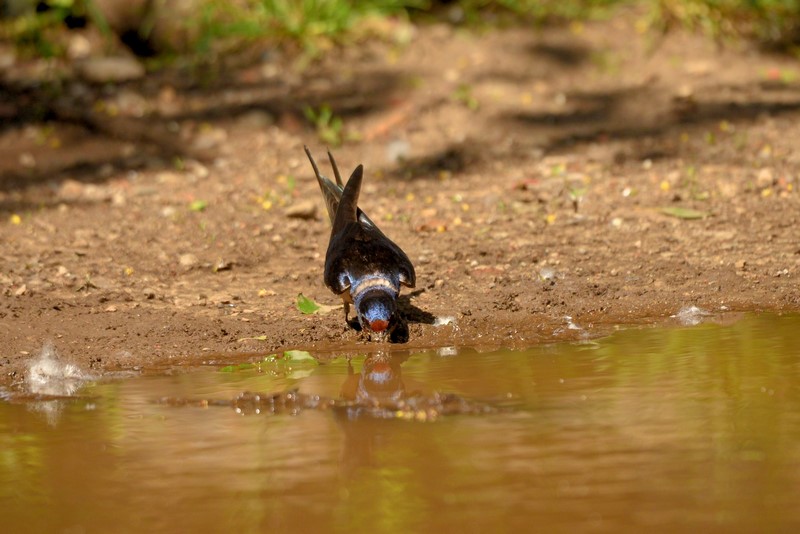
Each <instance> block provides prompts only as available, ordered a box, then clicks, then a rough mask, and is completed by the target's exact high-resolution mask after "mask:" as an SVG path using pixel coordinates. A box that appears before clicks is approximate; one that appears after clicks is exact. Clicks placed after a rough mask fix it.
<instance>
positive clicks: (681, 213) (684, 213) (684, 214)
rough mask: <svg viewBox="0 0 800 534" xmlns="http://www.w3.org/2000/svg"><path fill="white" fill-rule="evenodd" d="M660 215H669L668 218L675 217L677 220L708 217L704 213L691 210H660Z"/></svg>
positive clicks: (672, 208)
mask: <svg viewBox="0 0 800 534" xmlns="http://www.w3.org/2000/svg"><path fill="white" fill-rule="evenodd" d="M661 213H663V214H664V215H669V216H670V217H677V218H679V219H703V218H705V217H708V213H706V212H705V211H699V210H693V209H691V208H677V207H670V208H661Z"/></svg>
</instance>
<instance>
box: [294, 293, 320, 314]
mask: <svg viewBox="0 0 800 534" xmlns="http://www.w3.org/2000/svg"><path fill="white" fill-rule="evenodd" d="M320 307H321V306H320V305H319V304H317V303H316V302H314V301H313V300H311V299H310V298H308V297H306V296H305V295H303V294H302V293H298V294H297V309H298V310H300V313H304V314H306V315H308V314H311V313H317V311H318V310H319V309H320Z"/></svg>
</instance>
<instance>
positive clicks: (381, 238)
mask: <svg viewBox="0 0 800 534" xmlns="http://www.w3.org/2000/svg"><path fill="white" fill-rule="evenodd" d="M304 148H305V151H306V155H307V156H308V160H309V161H310V162H311V167H312V168H313V169H314V174H315V175H316V177H317V182H318V183H319V187H320V189H321V190H322V196H323V197H324V199H325V206H326V208H327V211H328V217H329V218H330V220H331V225H332V226H331V235H330V240H329V242H328V249H327V252H326V254H325V269H324V272H323V281H324V282H325V285H326V286H327V287H328V288H329V289H330V290H331V291H332V292H333V293H334V294H336V295H339V296H341V298H342V302H343V303H344V318H345V322H346V323H347V324H351V325H352V326H355V324H352V323H350V319H349V315H350V306H351V305H353V306H354V307H355V310H356V316H357V325H358V326H360V328H361V329H362V331H367V332H372V333H376V334H379V335H380V336H385V335H386V334H387V332H390V331H391V330H392V329H393V328H395V327H396V326H397V325H398V324H400V323H402V321H403V319H402V317H400V314H399V312H398V309H397V297H398V296H399V294H400V287H401V286H406V287H409V288H413V287H414V286H415V285H416V273H415V271H414V266H413V264H412V263H411V260H409V259H408V256H407V255H406V253H405V252H403V250H402V249H401V248H400V247H399V246H397V244H395V243H394V241H392V240H391V239H389V238H388V237H387V236H386V235H385V234H384V233H383V232H381V230H380V229H379V228H378V226H377V225H376V224H375V223H374V222H373V221H372V219H370V218H369V217H368V216H367V214H366V213H364V212H363V211H362V210H361V208H359V207H358V198H359V195H360V193H361V183H362V181H363V178H364V166H363V165H359V166H358V167H356V168H355V170H354V171H353V173H352V174H351V175H350V178H349V179H348V180H347V184H346V185H345V184H343V182H342V177H341V174H339V168H338V166H337V165H336V160H335V159H334V158H333V154H331V152H330V151H328V159H329V160H330V162H331V167H332V168H333V174H334V177H335V179H336V183H334V182H332V181H330V180H329V179H328V178H325V177H324V176H322V174H320V172H319V168H318V167H317V164H316V162H315V161H314V158H313V156H312V155H311V151H310V150H309V149H308V147H307V146H306V147H304Z"/></svg>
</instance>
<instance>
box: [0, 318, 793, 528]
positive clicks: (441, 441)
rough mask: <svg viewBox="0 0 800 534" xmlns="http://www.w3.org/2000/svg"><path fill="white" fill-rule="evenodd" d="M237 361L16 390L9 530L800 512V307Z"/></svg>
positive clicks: (4, 411) (2, 488)
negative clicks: (501, 347) (293, 359)
mask: <svg viewBox="0 0 800 534" xmlns="http://www.w3.org/2000/svg"><path fill="white" fill-rule="evenodd" d="M384 356H385V355H384ZM227 371H228V372H221V371H220V368H205V369H199V370H192V371H190V372H184V373H175V374H172V375H167V376H147V377H139V378H133V379H126V380H117V381H109V382H96V383H90V384H89V385H88V386H86V387H84V388H82V389H81V390H80V391H79V392H78V396H77V397H75V398H72V399H69V400H63V399H56V400H47V399H46V398H41V397H40V398H37V399H36V400H35V402H34V401H23V400H20V399H17V400H15V401H13V402H3V401H0V508H1V509H2V510H3V525H4V527H3V530H7V531H9V532H26V531H27V532H102V531H113V532H121V531H122V532H124V531H145V530H147V531H154V532H175V531H186V532H218V531H222V532H228V531H244V532H254V531H255V532H262V531H263V532H267V531H325V532H326V531H345V530H347V531H351V530H357V531H369V532H415V531H416V532H430V531H470V532H484V531H516V530H521V531H528V530H530V529H531V528H532V525H536V528H537V530H540V531H542V532H564V531H609V532H620V531H631V532H633V531H636V532H639V531H642V530H643V529H651V530H652V529H656V530H658V531H664V532H667V531H670V532H672V531H687V530H691V531H703V532H714V531H719V532H722V531H724V532H731V531H749V532H753V531H773V532H774V531H789V530H790V529H793V528H797V527H798V526H800V508H798V507H797V506H796V502H797V498H798V488H800V316H796V315H795V316H775V315H754V316H746V317H745V318H744V319H742V320H740V321H738V322H735V323H734V324H729V325H720V324H709V323H704V324H700V325H697V326H691V327H689V326H676V327H672V328H652V329H631V330H624V331H620V332H617V333H615V334H614V335H612V336H610V337H607V338H604V339H601V340H597V341H591V342H584V343H572V344H553V345H545V346H539V347H535V348H533V349H531V350H527V351H494V352H483V353H481V352H477V351H474V350H468V349H458V348H454V347H446V348H443V349H440V350H438V351H430V352H422V353H411V354H408V353H392V354H391V355H389V356H388V357H381V355H370V356H369V358H365V356H364V355H362V356H359V357H354V358H353V359H352V367H349V363H348V361H347V359H345V358H339V359H334V360H333V361H331V362H329V363H327V364H325V365H319V366H312V367H302V368H300V369H291V370H287V369H276V368H273V367H270V366H266V365H264V366H260V367H258V366H256V367H248V366H243V368H241V369H240V368H238V367H236V368H233V369H231V368H228V369H227ZM244 392H249V393H244ZM437 392H438V393H437ZM276 393H277V395H276ZM0 398H2V396H0Z"/></svg>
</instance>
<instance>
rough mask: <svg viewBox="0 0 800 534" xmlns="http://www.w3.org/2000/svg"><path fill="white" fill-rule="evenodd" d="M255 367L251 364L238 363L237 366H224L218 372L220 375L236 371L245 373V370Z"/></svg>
mask: <svg viewBox="0 0 800 534" xmlns="http://www.w3.org/2000/svg"><path fill="white" fill-rule="evenodd" d="M255 367H256V365H255V364H253V363H240V364H239V365H226V366H225V367H223V368H222V369H220V370H219V372H220V373H235V372H236V371H245V370H247V369H253V368H255Z"/></svg>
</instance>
